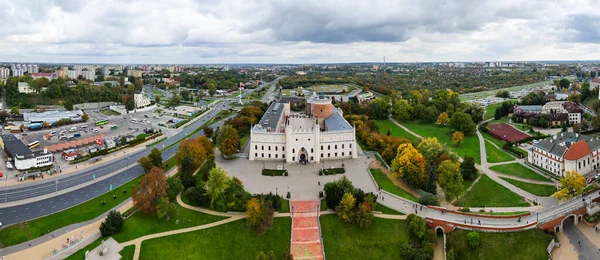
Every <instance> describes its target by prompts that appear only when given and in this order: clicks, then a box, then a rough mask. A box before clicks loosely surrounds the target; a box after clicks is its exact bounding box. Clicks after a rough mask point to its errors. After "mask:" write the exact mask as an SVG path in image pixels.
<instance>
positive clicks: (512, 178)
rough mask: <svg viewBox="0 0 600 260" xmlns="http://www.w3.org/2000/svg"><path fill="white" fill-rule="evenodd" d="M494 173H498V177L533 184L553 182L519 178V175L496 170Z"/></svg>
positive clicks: (549, 183)
mask: <svg viewBox="0 0 600 260" xmlns="http://www.w3.org/2000/svg"><path fill="white" fill-rule="evenodd" d="M490 171H491V170H490ZM494 173H495V174H496V175H498V177H501V178H507V179H511V180H517V181H521V182H527V183H533V184H540V185H549V186H554V183H552V182H547V181H538V180H532V179H527V178H521V177H517V176H512V175H508V174H503V173H497V172H494Z"/></svg>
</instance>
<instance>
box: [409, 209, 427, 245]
mask: <svg viewBox="0 0 600 260" xmlns="http://www.w3.org/2000/svg"><path fill="white" fill-rule="evenodd" d="M406 224H408V230H409V231H410V234H411V235H412V236H413V237H415V238H416V239H418V240H422V239H423V238H424V237H425V233H426V232H427V222H426V221H425V219H423V218H421V217H419V216H417V215H415V214H410V215H408V216H407V217H406Z"/></svg>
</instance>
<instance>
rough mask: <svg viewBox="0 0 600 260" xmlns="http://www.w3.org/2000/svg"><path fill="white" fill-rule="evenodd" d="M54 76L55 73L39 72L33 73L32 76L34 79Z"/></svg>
mask: <svg viewBox="0 0 600 260" xmlns="http://www.w3.org/2000/svg"><path fill="white" fill-rule="evenodd" d="M52 74H54V73H44V72H39V73H33V74H32V75H33V76H34V77H52Z"/></svg>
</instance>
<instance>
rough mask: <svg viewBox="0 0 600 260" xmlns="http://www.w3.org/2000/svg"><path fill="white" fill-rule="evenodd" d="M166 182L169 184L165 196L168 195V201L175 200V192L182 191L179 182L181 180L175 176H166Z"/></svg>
mask: <svg viewBox="0 0 600 260" xmlns="http://www.w3.org/2000/svg"><path fill="white" fill-rule="evenodd" d="M167 183H168V184H169V189H168V190H167V196H168V197H169V200H170V201H175V198H176V197H177V194H179V193H180V192H182V191H183V188H184V187H183V184H182V183H181V180H180V179H179V178H177V177H169V178H167Z"/></svg>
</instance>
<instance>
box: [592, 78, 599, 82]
mask: <svg viewBox="0 0 600 260" xmlns="http://www.w3.org/2000/svg"><path fill="white" fill-rule="evenodd" d="M592 82H594V83H600V78H593V79H592Z"/></svg>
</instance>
